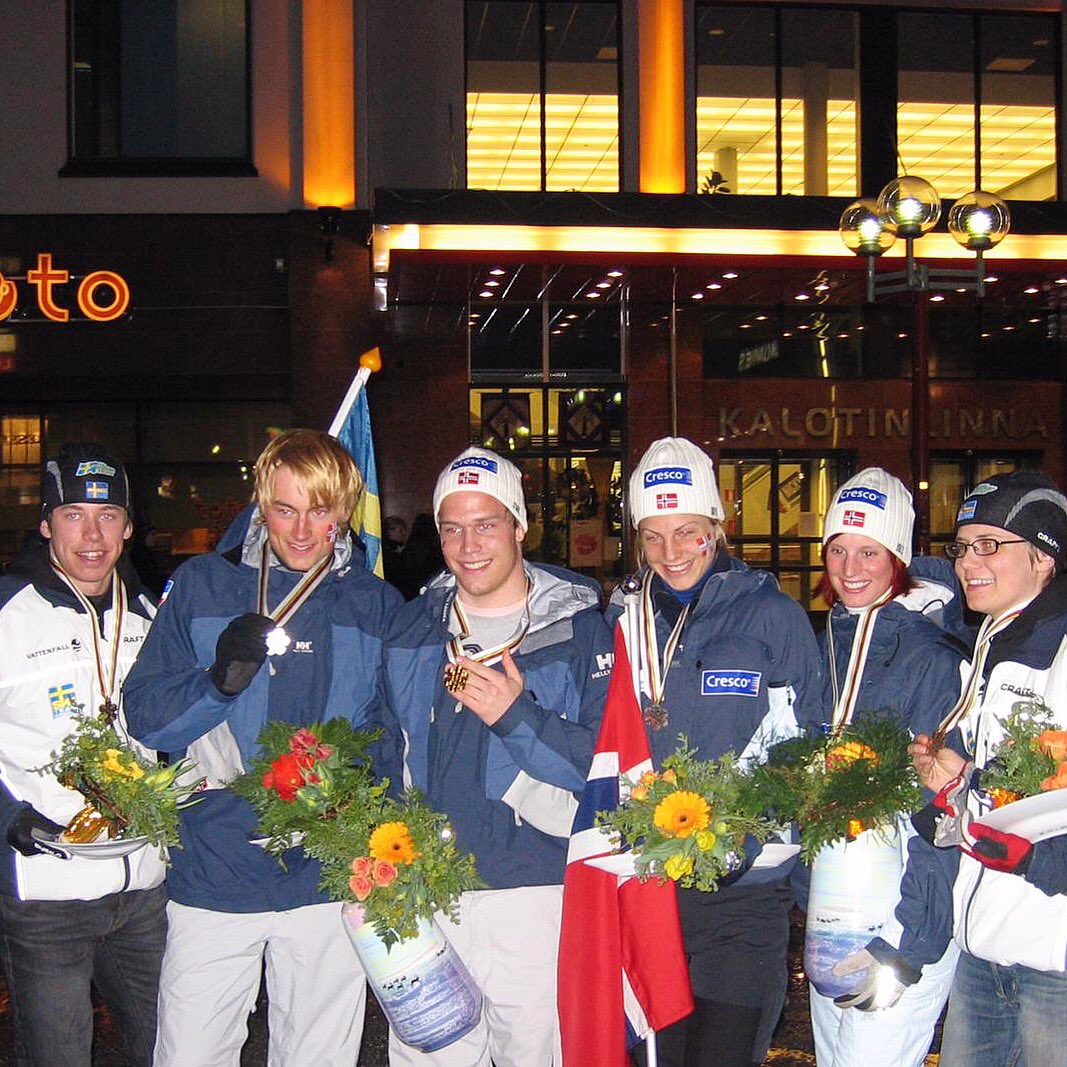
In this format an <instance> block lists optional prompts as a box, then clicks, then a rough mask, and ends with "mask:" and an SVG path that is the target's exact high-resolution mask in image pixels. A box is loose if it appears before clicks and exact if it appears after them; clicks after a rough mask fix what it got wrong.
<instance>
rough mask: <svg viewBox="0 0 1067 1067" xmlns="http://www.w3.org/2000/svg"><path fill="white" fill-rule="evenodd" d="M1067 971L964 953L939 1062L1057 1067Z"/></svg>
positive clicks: (967, 1066)
mask: <svg viewBox="0 0 1067 1067" xmlns="http://www.w3.org/2000/svg"><path fill="white" fill-rule="evenodd" d="M1065 1062H1067V973H1064V972H1062V971H1035V970H1034V969H1033V968H1031V967H1023V966H1021V965H1019V964H1016V965H1014V966H1010V967H1005V966H1001V965H999V964H996V963H987V962H986V961H985V960H980V959H976V958H975V957H974V956H971V955H969V954H968V953H966V952H964V953H962V954H961V955H960V961H959V964H958V965H957V967H956V979H955V981H954V982H953V984H952V994H951V996H950V997H949V1002H948V1016H947V1018H946V1019H945V1029H944V1034H943V1036H942V1039H941V1067H975V1065H976V1064H987V1065H988V1067H1063V1064H1064V1063H1065Z"/></svg>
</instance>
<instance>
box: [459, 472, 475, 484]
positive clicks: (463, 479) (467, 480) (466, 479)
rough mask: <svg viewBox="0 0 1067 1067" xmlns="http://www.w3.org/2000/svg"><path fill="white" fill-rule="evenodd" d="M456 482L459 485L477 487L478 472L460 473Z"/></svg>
mask: <svg viewBox="0 0 1067 1067" xmlns="http://www.w3.org/2000/svg"><path fill="white" fill-rule="evenodd" d="M456 481H457V482H458V483H459V484H460V485H477V484H478V472H477V471H460V472H459V477H458V478H457V479H456Z"/></svg>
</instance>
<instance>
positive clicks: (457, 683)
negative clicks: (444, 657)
mask: <svg viewBox="0 0 1067 1067" xmlns="http://www.w3.org/2000/svg"><path fill="white" fill-rule="evenodd" d="M469 677H470V675H469V674H468V673H467V668H466V667H461V666H460V665H459V664H458V663H450V664H449V665H448V666H447V667H446V668H445V688H446V689H447V690H448V691H449V692H450V693H459V692H462V691H463V687H464V686H465V685H466V684H467V679H468V678H469Z"/></svg>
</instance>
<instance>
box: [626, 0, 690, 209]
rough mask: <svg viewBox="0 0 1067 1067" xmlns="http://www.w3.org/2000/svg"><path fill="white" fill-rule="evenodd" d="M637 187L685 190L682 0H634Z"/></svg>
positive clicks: (683, 29)
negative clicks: (638, 113) (639, 161)
mask: <svg viewBox="0 0 1067 1067" xmlns="http://www.w3.org/2000/svg"><path fill="white" fill-rule="evenodd" d="M637 44H638V47H637V81H638V99H639V101H640V107H641V120H640V130H639V137H638V143H639V146H640V150H641V164H640V176H639V187H640V190H641V192H642V193H684V192H685V17H684V11H683V2H682V0H638V4H637Z"/></svg>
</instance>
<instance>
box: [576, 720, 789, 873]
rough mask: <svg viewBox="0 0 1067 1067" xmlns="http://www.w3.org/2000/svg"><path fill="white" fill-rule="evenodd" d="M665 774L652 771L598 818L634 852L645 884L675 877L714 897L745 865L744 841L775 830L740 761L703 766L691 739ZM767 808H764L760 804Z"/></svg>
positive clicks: (619, 845)
mask: <svg viewBox="0 0 1067 1067" xmlns="http://www.w3.org/2000/svg"><path fill="white" fill-rule="evenodd" d="M678 740H679V748H678V751H677V752H675V753H674V754H673V755H671V756H668V757H667V758H666V759H665V760H664V761H663V770H662V771H660V772H658V773H657V772H656V771H647V772H646V773H645V774H644V775H642V777H641V779H640V780H639V781H638V782H637V783H636V784H635V785H632V786H631V784H630V782H629V781H628V780H627V779H623V783H622V784H623V787H624V789H625V788H629V796H628V797H626V799H624V800H623V801H622V803H621V804H620V805H619V806H618V807H617V808H615V809H614V810H613V811H601V812H597V817H596V821H597V824H598V825H599V826H603V827H606V828H607V830H608V831H609V833H610V835H611V837H612V840H613V844H614V845H615V847H616V848H618V849H620V850H623V849H626V848H629V849H630V850H631V851H632V852H633V854H634V859H635V864H636V868H637V874H638V877H639V878H642V879H647V878H651V877H659V878H670V879H672V880H673V881H675V882H678V883H679V884H680V885H682V886H684V887H686V888H694V887H695V888H697V889H700V890H702V891H704V892H712V891H714V890H715V889H716V888H717V887H718V883H719V880H720V879H721V878H722V877H723V876H724V875H727V874H729V873H731V872H732V871H734V870H736V869H737V868H738V867H739V866H740V865H741V864H742V862H743V857H744V839H745V837H746V836H751V837H753V838H755V839H756V840H757V841H760V842H762V841H765V840H766V839H767V837H768V836H769V834H770V833H771V831H772V830H773V829H774V827H775V824H774V823H773V822H771V821H770V820H769V819H767V818H765V817H763V816H762V815H760V814H758V808H757V807H756V804H757V803H758V801H756V800H755V799H754V798H753V797H752V796H751V793H750V791H749V790H748V789H747V788H746V776H745V774H744V773H743V772H742V771H741V769H740V768H739V767H738V765H737V761H736V759H735V758H734V757H733V755H732V754H729V753H728V754H727V755H725V756H722V757H720V758H719V759H716V760H698V759H697V758H696V752H694V751H693V750H692V749H690V748H689V745H688V742H687V740H686V738H685V737H684V736H682V737H679V739H678ZM760 807H762V805H760Z"/></svg>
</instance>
